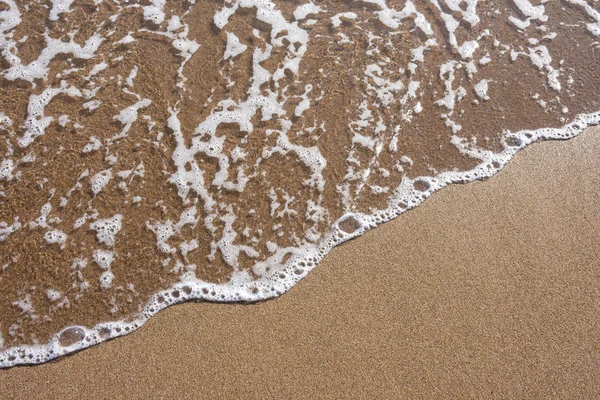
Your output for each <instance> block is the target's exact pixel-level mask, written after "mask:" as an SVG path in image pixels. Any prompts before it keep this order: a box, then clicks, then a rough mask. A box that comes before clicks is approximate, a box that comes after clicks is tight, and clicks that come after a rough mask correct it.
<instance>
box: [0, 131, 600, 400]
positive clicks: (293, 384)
mask: <svg viewBox="0 0 600 400" xmlns="http://www.w3.org/2000/svg"><path fill="white" fill-rule="evenodd" d="M598 149H600V129H599V128H591V129H589V130H588V131H587V132H585V133H583V134H582V135H581V136H579V137H577V138H575V139H573V140H570V141H564V142H545V143H539V144H534V145H532V146H531V147H529V148H527V149H525V150H523V151H522V152H520V153H519V154H518V155H517V156H516V157H515V159H514V160H513V161H512V162H511V163H510V164H509V165H508V166H507V167H506V168H505V169H504V170H502V171H501V172H500V173H499V174H498V175H496V176H495V177H493V178H491V179H489V180H487V181H484V182H475V183H470V184H466V185H452V186H451V187H449V188H446V189H444V190H442V191H440V192H439V193H436V194H435V195H433V196H432V198H431V199H429V200H427V201H426V202H425V203H424V204H423V205H421V206H419V207H417V208H416V209H415V210H413V211H410V212H408V213H406V214H404V215H402V216H400V217H399V218H397V219H396V220H395V221H393V222H391V223H388V224H385V225H383V226H381V227H379V228H377V229H375V230H374V231H371V232H369V233H367V234H366V235H364V236H363V237H361V238H358V239H356V240H353V241H351V242H349V243H346V244H344V245H342V246H340V247H339V248H337V249H335V250H334V251H332V252H331V253H330V254H329V255H328V256H327V257H326V258H325V260H324V261H323V262H322V263H321V265H319V266H318V267H317V268H316V269H315V270H314V271H313V272H311V273H310V274H309V276H308V277H307V278H306V279H305V280H304V281H302V282H301V283H300V284H298V285H297V286H296V287H295V288H293V289H292V290H291V291H290V292H289V293H286V294H285V295H283V296H281V297H280V298H277V299H275V300H271V301H267V302H264V303H261V304H251V305H224V304H202V303H193V304H192V303H190V304H184V305H179V306H175V307H171V308H170V309H168V310H165V311H163V312H161V313H160V314H159V315H157V316H156V317H154V318H153V319H151V320H150V321H149V322H148V323H147V324H146V325H145V326H144V327H142V328H141V329H140V330H138V331H137V332H135V333H133V334H131V335H129V336H127V337H124V338H120V339H117V340H113V341H110V342H107V343H104V344H102V345H99V346H96V347H94V348H91V349H88V350H85V351H82V352H79V353H77V354H75V355H72V356H70V357H66V358H63V359H61V360H59V361H56V362H51V363H48V364H45V365H40V366H33V367H16V368H12V369H9V370H4V371H0V388H1V389H0V392H1V395H0V396H1V397H2V398H3V399H12V398H65V399H66V398H78V399H80V398H170V399H179V398H227V399H232V398H242V397H244V398H286V399H288V398H290V399H291V398H338V399H339V398H427V399H431V398H486V399H491V398H597V397H598V396H599V395H600V324H599V323H598V316H599V315H600V301H599V300H600V284H599V282H600V190H599V187H600V173H599V171H600V153H599V152H598Z"/></svg>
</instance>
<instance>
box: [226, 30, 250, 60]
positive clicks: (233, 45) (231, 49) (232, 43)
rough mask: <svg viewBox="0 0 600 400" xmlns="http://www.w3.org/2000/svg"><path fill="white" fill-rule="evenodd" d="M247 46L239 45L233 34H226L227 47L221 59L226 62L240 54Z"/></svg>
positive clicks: (238, 40)
mask: <svg viewBox="0 0 600 400" xmlns="http://www.w3.org/2000/svg"><path fill="white" fill-rule="evenodd" d="M247 48H248V46H246V45H245V44H241V43H240V39H239V38H238V37H237V36H236V35H235V34H233V33H231V32H227V47H226V48H225V54H223V59H224V60H228V59H230V58H234V57H236V56H238V55H240V54H242V53H243V52H244V51H246V49H247Z"/></svg>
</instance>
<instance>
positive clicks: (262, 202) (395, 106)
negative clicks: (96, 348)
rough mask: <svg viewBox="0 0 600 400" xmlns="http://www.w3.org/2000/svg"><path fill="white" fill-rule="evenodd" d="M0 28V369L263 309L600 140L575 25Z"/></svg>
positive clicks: (589, 17)
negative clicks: (350, 247) (323, 273)
mask: <svg viewBox="0 0 600 400" xmlns="http://www.w3.org/2000/svg"><path fill="white" fill-rule="evenodd" d="M1 4H2V6H1V8H0V23H1V24H2V29H1V34H2V37H1V46H2V64H1V65H0V68H1V71H0V80H1V83H2V89H1V91H0V96H1V97H0V106H1V109H0V113H1V114H0V133H1V134H2V139H3V140H2V142H1V143H0V155H1V157H2V160H1V164H0V185H1V186H0V246H1V250H2V251H1V252H0V268H1V269H0V285H2V290H1V291H0V313H1V314H0V315H1V316H2V320H1V323H0V366H4V367H7V366H12V365H16V364H24V363H41V362H44V361H47V360H50V359H53V358H56V357H58V356H60V355H64V354H67V353H69V352H72V351H76V350H79V349H82V348H85V347H88V346H91V345H93V344H96V343H100V342H102V341H104V340H107V339H110V338H115V337H117V336H122V335H124V334H127V333H130V332H132V331H134V330H136V329H137V328H139V327H140V326H141V325H142V324H143V323H144V322H145V321H147V320H148V319H149V318H150V317H151V316H153V315H155V314H156V313H157V312H158V311H160V310H162V309H164V308H166V307H167V306H169V305H171V304H174V303H179V302H182V301H185V300H190V299H200V300H209V301H216V302H240V301H243V302H248V301H257V300H265V299H270V298H273V297H277V296H279V295H281V294H283V293H285V292H286V291H287V290H289V289H290V288H291V287H292V286H294V285H295V284H296V283H297V282H298V281H300V280H301V279H302V278H304V277H305V276H306V275H307V274H308V273H309V271H311V270H312V269H313V268H315V266H316V265H317V264H318V263H319V262H320V260H321V259H322V258H323V257H324V256H325V255H326V254H327V253H328V252H329V251H330V250H331V249H332V248H333V247H334V246H336V245H338V244H340V243H342V242H344V241H347V240H349V239H352V238H356V237H358V236H360V235H362V234H363V233H365V232H366V231H368V230H370V229H372V228H374V227H376V226H378V225H379V224H381V223H383V222H386V221H389V220H391V219H393V218H395V217H397V216H398V215H400V214H402V213H403V212H404V211H407V210H409V209H412V208H414V207H416V206H418V205H419V204H421V203H422V202H423V201H424V200H425V199H427V198H428V197H429V196H430V195H432V194H433V193H434V192H435V191H437V190H438V189H441V188H443V187H445V186H447V185H448V184H451V183H466V182H471V181H474V180H479V179H484V178H487V177H490V176H492V175H493V174H495V173H496V172H498V171H499V170H501V169H502V167H503V166H505V165H506V164H507V163H508V161H509V160H510V159H511V158H512V156H513V155H514V154H516V153H517V151H519V150H520V149H522V148H524V147H525V146H527V145H528V144H530V143H532V142H535V141H538V140H542V139H569V138H572V137H574V136H576V135H578V134H579V133H581V132H582V130H583V129H584V128H585V127H587V126H589V125H594V124H597V123H598V122H600V112H599V110H600V100H599V98H598V95H597V93H598V89H599V87H598V83H599V82H600V70H599V69H598V68H597V65H598V64H599V61H600V60H599V59H598V58H599V54H600V53H599V52H600V50H599V40H600V14H599V12H598V9H599V4H598V2H597V1H587V2H586V1H581V0H568V1H561V2H544V3H540V4H537V3H531V2H529V1H525V0H518V1H513V0H507V1H502V2H494V3H493V4H492V3H488V2H478V1H475V0H471V1H465V2H456V1H449V0H446V1H437V0H432V1H429V2H412V1H405V2H398V3H396V2H386V1H383V0H370V1H356V2H336V1H321V2H315V3H310V2H307V3H302V2H288V1H273V2H272V1H258V0H257V1H251V0H240V1H223V2H217V1H196V2H193V1H192V2H165V1H160V0H152V1H148V2H145V1H144V2H135V1H134V2H118V1H116V2H97V1H92V0H89V1H81V2H79V1H78V2H70V1H48V2H36V1H32V2H14V1H12V0H4V1H2V2H1ZM558 161H559V160H557V162H558ZM448 212H449V213H451V212H454V210H452V209H449V210H448ZM398 268H402V260H398ZM396 273H397V270H395V269H393V268H392V269H390V270H389V271H388V274H392V275H393V274H396ZM369 274H370V271H369Z"/></svg>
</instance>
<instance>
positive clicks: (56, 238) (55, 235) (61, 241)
mask: <svg viewBox="0 0 600 400" xmlns="http://www.w3.org/2000/svg"><path fill="white" fill-rule="evenodd" d="M44 239H45V240H46V243H48V244H58V245H59V246H60V248H61V249H64V248H65V243H66V242H67V234H66V233H64V232H63V231H61V230H59V229H53V230H51V231H48V232H46V233H45V234H44Z"/></svg>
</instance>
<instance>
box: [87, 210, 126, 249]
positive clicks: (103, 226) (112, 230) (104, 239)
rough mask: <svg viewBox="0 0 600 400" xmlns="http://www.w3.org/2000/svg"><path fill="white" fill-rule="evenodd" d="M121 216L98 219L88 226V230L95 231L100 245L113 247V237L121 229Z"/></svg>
mask: <svg viewBox="0 0 600 400" xmlns="http://www.w3.org/2000/svg"><path fill="white" fill-rule="evenodd" d="M122 221H123V216H122V215H121V214H115V215H113V216H112V217H110V218H106V219H98V220H96V221H94V222H92V223H91V224H90V229H91V230H94V231H96V237H97V239H98V241H99V242H100V243H104V244H105V245H107V246H114V245H115V237H116V236H117V233H119V231H120V230H121V228H122Z"/></svg>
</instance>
